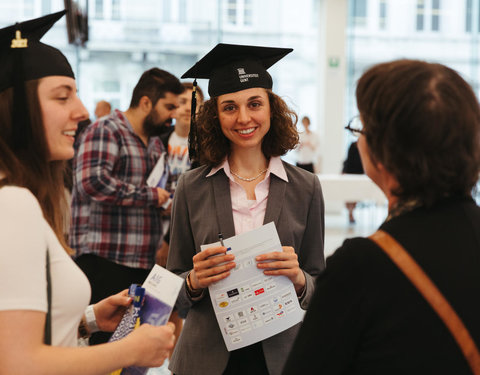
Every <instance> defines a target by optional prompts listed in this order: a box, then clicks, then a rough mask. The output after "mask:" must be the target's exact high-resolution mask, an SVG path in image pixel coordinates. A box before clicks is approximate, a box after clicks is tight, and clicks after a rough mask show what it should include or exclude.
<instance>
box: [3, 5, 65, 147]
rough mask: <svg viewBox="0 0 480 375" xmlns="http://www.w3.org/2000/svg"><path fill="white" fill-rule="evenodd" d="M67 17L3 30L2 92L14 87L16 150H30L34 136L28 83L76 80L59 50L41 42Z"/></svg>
mask: <svg viewBox="0 0 480 375" xmlns="http://www.w3.org/2000/svg"><path fill="white" fill-rule="evenodd" d="M64 14H65V11H61V12H57V13H53V14H49V15H46V16H43V17H40V18H35V19H32V20H28V21H24V22H20V23H17V24H15V25H12V26H8V27H5V28H3V29H0V92H2V91H5V90H6V89H9V88H13V110H12V123H13V124H15V126H13V128H12V136H11V143H12V145H11V146H12V148H13V150H15V151H16V150H21V149H25V148H27V147H28V144H29V141H30V140H31V139H32V137H33V134H32V130H31V124H30V120H29V108H28V105H27V96H26V92H25V82H27V81H30V80H35V79H40V78H43V77H47V76H67V77H71V78H74V74H73V71H72V68H71V66H70V64H69V63H68V61H67V59H66V57H65V56H64V55H63V54H62V53H61V52H60V51H59V50H58V49H56V48H54V47H52V46H49V45H47V44H44V43H42V42H40V39H41V38H42V37H43V35H44V34H45V33H46V32H47V31H48V30H49V29H50V28H51V27H52V26H53V25H54V24H55V22H57V21H58V20H59V19H60V18H61V17H62V16H63V15H64ZM34 115H36V114H34Z"/></svg>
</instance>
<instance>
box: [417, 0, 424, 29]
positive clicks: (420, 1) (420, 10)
mask: <svg viewBox="0 0 480 375" xmlns="http://www.w3.org/2000/svg"><path fill="white" fill-rule="evenodd" d="M424 17H425V2H424V0H417V31H421V30H423V29H424Z"/></svg>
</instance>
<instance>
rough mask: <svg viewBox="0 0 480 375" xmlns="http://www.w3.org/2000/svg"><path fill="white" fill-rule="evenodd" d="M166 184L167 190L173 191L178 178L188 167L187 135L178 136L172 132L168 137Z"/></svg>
mask: <svg viewBox="0 0 480 375" xmlns="http://www.w3.org/2000/svg"><path fill="white" fill-rule="evenodd" d="M168 169H169V176H168V184H167V190H168V191H170V192H174V191H175V189H176V187H177V181H178V178H179V177H180V175H181V174H182V173H185V172H186V171H188V170H189V169H190V158H189V157H188V137H180V136H179V135H178V134H177V133H175V132H173V133H172V134H171V135H170V138H169V139H168Z"/></svg>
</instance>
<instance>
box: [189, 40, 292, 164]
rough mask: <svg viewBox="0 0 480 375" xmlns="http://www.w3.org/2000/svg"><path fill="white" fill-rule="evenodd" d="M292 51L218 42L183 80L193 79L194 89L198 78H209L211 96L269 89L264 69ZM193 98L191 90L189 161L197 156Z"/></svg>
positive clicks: (271, 83) (267, 75)
mask: <svg viewBox="0 0 480 375" xmlns="http://www.w3.org/2000/svg"><path fill="white" fill-rule="evenodd" d="M292 51H293V49H292V48H274V47H261V46H247V45H241V44H224V43H219V44H217V45H216V46H215V47H214V48H213V49H212V50H211V51H210V52H208V53H207V54H206V55H205V56H204V57H202V58H201V59H200V60H199V61H198V62H197V63H195V65H194V66H192V67H191V68H190V69H189V70H187V71H186V72H185V73H184V74H183V75H182V78H194V79H195V81H194V83H193V84H194V87H195V86H196V79H197V78H206V79H208V80H209V82H208V94H209V95H210V96H211V97H216V96H220V95H224V94H229V93H232V92H237V91H241V90H246V89H250V88H254V87H261V88H265V89H271V88H272V86H273V81H272V77H271V76H270V74H269V73H268V72H267V69H268V68H270V67H271V66H272V65H273V64H275V63H276V62H277V61H278V60H280V59H282V58H283V57H285V56H286V55H287V54H289V53H290V52H292ZM195 95H196V94H195V89H194V91H193V93H192V112H191V113H192V114H191V116H192V119H191V126H190V134H189V155H190V159H191V160H192V161H194V159H195V158H196V155H197V149H196V147H197V142H196V126H195V105H196V98H195Z"/></svg>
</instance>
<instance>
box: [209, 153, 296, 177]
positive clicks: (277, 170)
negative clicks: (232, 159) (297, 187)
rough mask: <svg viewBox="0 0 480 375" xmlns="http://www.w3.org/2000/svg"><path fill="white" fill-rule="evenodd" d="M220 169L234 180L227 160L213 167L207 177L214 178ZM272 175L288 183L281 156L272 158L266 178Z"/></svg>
mask: <svg viewBox="0 0 480 375" xmlns="http://www.w3.org/2000/svg"><path fill="white" fill-rule="evenodd" d="M220 169H223V170H224V172H225V174H226V175H227V176H228V178H230V179H231V180H233V176H232V173H231V172H230V165H229V164H228V160H227V158H225V160H224V161H223V162H222V163H221V164H219V165H218V166H216V167H213V168H212V169H211V170H210V172H209V173H208V174H207V177H210V176H213V175H214V174H216V173H217V172H218V171H219V170H220ZM270 173H271V174H274V175H275V176H277V177H278V178H280V179H282V180H284V181H285V182H288V177H287V172H286V171H285V167H284V166H283V163H282V159H281V158H280V156H272V157H271V158H270V163H269V164H268V170H267V174H266V175H265V178H268V177H269V176H270Z"/></svg>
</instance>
